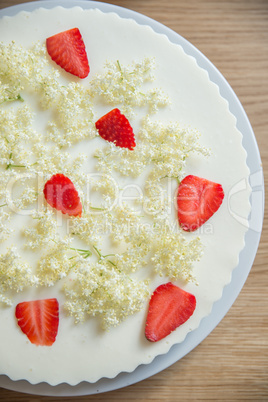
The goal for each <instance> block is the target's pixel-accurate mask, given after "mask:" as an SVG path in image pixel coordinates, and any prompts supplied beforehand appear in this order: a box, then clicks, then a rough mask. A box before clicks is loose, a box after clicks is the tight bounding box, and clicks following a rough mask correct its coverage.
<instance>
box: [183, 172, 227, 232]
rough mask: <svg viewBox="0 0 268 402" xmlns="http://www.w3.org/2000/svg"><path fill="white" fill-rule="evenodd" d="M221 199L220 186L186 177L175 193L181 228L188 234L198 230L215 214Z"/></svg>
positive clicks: (222, 192)
mask: <svg viewBox="0 0 268 402" xmlns="http://www.w3.org/2000/svg"><path fill="white" fill-rule="evenodd" d="M223 198H224V191H223V189H222V186H221V184H218V183H214V182H212V181H210V180H207V179H203V178H201V177H197V176H193V175H189V176H186V177H185V178H184V179H183V180H182V181H181V183H180V185H179V188H178V193H177V205H178V219H179V223H180V226H181V228H182V229H183V230H185V231H188V232H192V231H194V230H196V229H198V228H199V227H200V226H201V225H203V224H204V223H205V222H206V221H207V220H208V219H209V218H211V216H212V215H214V214H215V212H216V211H217V210H218V209H219V207H220V205H221V203H222V200H223Z"/></svg>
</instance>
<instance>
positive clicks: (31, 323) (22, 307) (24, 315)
mask: <svg viewBox="0 0 268 402" xmlns="http://www.w3.org/2000/svg"><path fill="white" fill-rule="evenodd" d="M15 316H16V318H17V320H18V325H19V326H20V328H21V330H22V332H23V333H24V334H25V335H27V337H28V339H29V340H30V342H31V343H33V344H35V345H40V346H51V345H52V344H53V343H54V342H55V340H56V336H57V334H58V327H59V303H58V301H57V299H44V300H34V301H27V302H22V303H19V304H18V305H17V306H16V310H15Z"/></svg>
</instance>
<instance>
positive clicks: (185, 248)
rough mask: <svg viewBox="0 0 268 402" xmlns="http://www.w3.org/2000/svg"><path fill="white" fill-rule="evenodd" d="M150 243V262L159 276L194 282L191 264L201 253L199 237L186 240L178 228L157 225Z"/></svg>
mask: <svg viewBox="0 0 268 402" xmlns="http://www.w3.org/2000/svg"><path fill="white" fill-rule="evenodd" d="M152 243H153V245H152V256H151V262H152V263H153V267H154V269H155V271H156V272H157V273H158V274H159V275H160V276H163V275H165V276H167V277H169V278H170V279H171V280H177V279H182V280H184V281H187V282H188V281H193V282H195V278H194V276H193V274H192V266H193V263H194V262H195V261H199V259H200V257H201V256H202V253H203V247H202V243H201V241H200V238H199V237H195V238H194V239H192V240H190V241H187V240H186V238H185V237H184V236H183V235H182V233H181V231H180V230H174V228H172V227H171V225H169V224H166V225H159V226H158V227H157V229H156V230H155V236H154V239H153V242H152Z"/></svg>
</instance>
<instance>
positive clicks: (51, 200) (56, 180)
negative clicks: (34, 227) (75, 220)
mask: <svg viewBox="0 0 268 402" xmlns="http://www.w3.org/2000/svg"><path fill="white" fill-rule="evenodd" d="M43 192H44V196H45V199H46V201H47V203H48V204H49V205H50V206H51V207H52V208H55V209H57V210H59V211H61V212H62V213H63V214H68V215H70V216H81V214H82V204H81V201H80V197H79V195H78V192H77V190H76V188H75V186H74V184H73V183H72V181H71V180H70V179H69V178H68V177H66V176H64V175H63V174H62V173H57V174H55V175H54V176H52V177H51V178H50V179H49V180H48V181H47V182H46V184H45V186H44V190H43Z"/></svg>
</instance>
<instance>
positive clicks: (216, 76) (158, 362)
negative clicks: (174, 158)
mask: <svg viewBox="0 0 268 402" xmlns="http://www.w3.org/2000/svg"><path fill="white" fill-rule="evenodd" d="M56 5H62V6H64V7H66V8H68V7H73V6H81V7H82V8H85V9H86V8H99V9H100V10H101V11H103V12H111V11H114V12H116V13H117V14H119V16H121V17H123V18H132V19H134V20H136V21H137V22H138V23H139V24H141V25H150V26H151V27H152V28H153V29H154V31H156V32H158V33H163V34H165V35H167V36H168V38H169V39H170V41H171V42H173V43H176V44H179V45H181V46H182V47H183V49H184V51H185V52H186V53H187V54H189V55H191V56H193V57H195V59H196V60H197V63H198V65H199V66H200V67H202V68H203V69H205V70H206V71H207V72H208V74H209V77H210V79H211V81H213V82H215V83H216V84H217V85H218V86H219V88H220V93H221V95H222V96H223V97H224V98H225V99H226V100H227V101H228V102H229V108H230V111H231V112H232V113H233V115H234V116H235V117H236V119H237V128H238V129H239V131H240V132H241V133H242V134H243V146H244V148H245V149H246V151H247V153H248V158H247V165H248V167H249V169H250V184H251V187H252V196H251V205H252V212H251V217H250V222H249V223H250V228H249V230H248V232H247V234H246V238H245V247H244V249H243V250H242V252H241V254H240V260H239V264H238V266H237V267H236V269H235V270H234V271H233V276H232V281H231V283H230V284H229V285H228V286H226V287H225V289H224V292H223V296H222V298H221V299H220V300H219V301H218V302H216V303H215V304H214V306H213V310H212V312H211V314H210V315H209V316H208V317H206V318H204V319H203V320H202V322H201V324H200V326H199V327H198V329H196V330H195V331H193V332H191V333H189V334H188V335H187V337H186V339H185V341H184V342H183V343H181V344H177V345H174V346H173V347H172V348H171V349H170V351H169V352H168V353H167V354H165V355H161V356H158V357H156V358H155V359H154V361H153V362H152V363H151V364H149V365H141V366H139V367H138V368H137V369H136V370H135V371H134V372H132V373H121V374H119V375H118V376H117V377H116V378H114V379H111V380H110V379H101V380H100V381H98V382H96V383H94V384H91V383H87V382H83V383H80V384H79V385H77V386H69V385H67V384H61V385H58V386H53V387H52V386H50V385H48V384H46V383H41V384H37V385H31V384H29V383H28V382H26V381H17V382H14V381H11V380H10V379H9V378H8V377H6V376H0V386H1V387H4V388H8V389H10V390H14V391H18V392H25V393H29V394H39V395H53V396H78V395H90V394H96V393H100V392H107V391H111V390H115V389H118V388H122V387H126V386H128V385H130V384H133V383H136V382H138V381H141V380H144V379H146V378H148V377H150V376H152V375H154V374H156V373H158V372H160V371H162V370H164V369H165V368H167V367H169V366H170V365H172V364H173V363H175V362H176V361H178V360H180V359H181V358H182V357H183V356H185V355H186V354H188V353H189V352H190V351H191V350H192V349H193V348H195V347H196V346H197V345H198V344H199V343H200V342H202V341H203V340H204V339H205V338H206V337H207V336H208V334H209V333H210V332H211V331H212V330H213V329H214V328H215V327H216V326H217V324H218V323H219V322H220V321H221V320H222V318H223V317H224V316H225V314H226V313H227V311H228V310H229V308H230V307H231V306H232V304H233V303H234V301H235V299H236V298H237V296H238V294H239V293H240V291H241V289H242V287H243V285H244V283H245V281H246V279H247V276H248V274H249V272H250V269H251V266H252V264H253V261H254V258H255V255H256V252H257V248H258V244H259V240H260V234H261V229H262V222H263V211H264V184H263V173H262V168H261V160H260V155H259V150H258V146H257V143H256V140H255V136H254V133H253V131H252V128H251V126H250V123H249V121H248V118H247V116H246V114H245V111H244V109H243V107H242V106H241V104H240V102H239V100H238V99H237V97H236V95H235V94H234V92H233V90H232V89H231V87H230V86H229V84H228V83H227V82H226V80H225V79H224V78H223V76H222V75H221V74H220V73H219V71H218V70H217V69H216V68H215V67H214V66H213V65H212V64H211V62H210V61H209V60H208V59H206V58H205V56H204V55H203V54H201V53H200V52H199V51H198V50H197V49H196V48H195V47H194V46H193V45H191V44H190V43H189V42H187V41H186V40H185V39H184V38H182V37H181V36H180V35H178V34H177V33H175V32H173V31H172V30H170V29H169V28H167V27H165V26H163V25H161V24H160V23H158V22H156V21H154V20H152V19H150V18H148V17H145V16H143V15H141V14H138V13H136V12H134V11H130V10H127V9H124V8H121V7H118V6H113V5H110V4H105V3H99V2H94V1H90V2H88V1H73V0H67V1H66V0H65V1H61V0H58V1H50V0H47V1H39V2H32V3H26V4H25V3H24V4H21V5H17V6H13V7H9V8H6V9H4V10H0V17H2V16H4V15H9V16H12V15H15V14H17V13H18V12H19V11H22V10H24V11H33V10H34V9H36V8H39V7H45V8H53V7H55V6H56Z"/></svg>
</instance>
